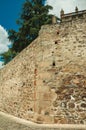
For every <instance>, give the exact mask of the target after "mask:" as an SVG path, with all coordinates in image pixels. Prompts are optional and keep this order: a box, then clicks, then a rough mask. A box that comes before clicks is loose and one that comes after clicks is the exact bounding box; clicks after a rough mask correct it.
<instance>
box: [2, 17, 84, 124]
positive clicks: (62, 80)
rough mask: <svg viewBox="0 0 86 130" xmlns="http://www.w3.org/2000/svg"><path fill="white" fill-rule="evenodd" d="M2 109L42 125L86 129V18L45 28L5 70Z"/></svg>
mask: <svg viewBox="0 0 86 130" xmlns="http://www.w3.org/2000/svg"><path fill="white" fill-rule="evenodd" d="M0 110H1V111H3V112H6V113H10V114H12V115H15V116H17V117H20V118H24V119H27V120H31V121H34V122H37V123H58V124H86V17H84V19H78V20H73V21H71V22H67V23H66V24H65V23H61V24H55V25H45V26H42V28H41V30H40V32H39V37H38V38H37V39H36V40H35V41H33V42H32V43H31V45H30V46H28V47H27V48H26V49H24V50H23V51H22V52H21V53H20V54H19V55H18V56H17V57H15V58H14V59H13V60H12V61H11V62H10V63H9V64H7V65H6V66H5V67H4V68H3V69H1V71H0Z"/></svg>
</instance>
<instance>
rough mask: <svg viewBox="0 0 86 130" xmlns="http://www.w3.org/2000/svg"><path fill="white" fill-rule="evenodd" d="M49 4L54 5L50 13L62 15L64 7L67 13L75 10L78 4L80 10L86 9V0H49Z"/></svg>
mask: <svg viewBox="0 0 86 130" xmlns="http://www.w3.org/2000/svg"><path fill="white" fill-rule="evenodd" d="M47 4H49V5H51V6H52V7H53V10H51V11H50V13H52V14H54V15H56V16H60V10H61V9H63V10H64V11H65V13H70V12H74V11H75V7H76V6H77V7H78V8H79V10H84V9H86V0H47Z"/></svg>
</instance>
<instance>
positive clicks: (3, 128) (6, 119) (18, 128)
mask: <svg viewBox="0 0 86 130" xmlns="http://www.w3.org/2000/svg"><path fill="white" fill-rule="evenodd" d="M0 130H86V125H70V124H69V125H68V124H65V125H64V124H59V125H58V124H57V125H54V124H36V123H33V122H30V121H26V120H23V119H20V118H17V117H14V116H11V115H8V114H5V113H2V112H0Z"/></svg>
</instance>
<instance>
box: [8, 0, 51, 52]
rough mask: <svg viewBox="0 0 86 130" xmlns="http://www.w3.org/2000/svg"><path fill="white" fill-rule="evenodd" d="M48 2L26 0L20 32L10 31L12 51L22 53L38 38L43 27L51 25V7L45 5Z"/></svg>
mask: <svg viewBox="0 0 86 130" xmlns="http://www.w3.org/2000/svg"><path fill="white" fill-rule="evenodd" d="M45 1H46V0H26V1H25V2H24V4H23V7H22V12H21V15H20V18H19V20H17V24H18V25H19V30H18V31H17V32H16V31H14V30H9V39H10V40H11V41H12V43H13V46H12V50H13V51H15V52H20V51H22V50H23V49H24V48H25V47H27V46H28V45H29V44H30V43H31V42H32V41H33V40H34V39H35V38H36V37H37V36H38V32H39V30H40V28H41V26H42V25H44V24H50V23H51V20H52V18H51V17H52V15H50V14H49V9H52V7H51V6H49V5H44V3H45Z"/></svg>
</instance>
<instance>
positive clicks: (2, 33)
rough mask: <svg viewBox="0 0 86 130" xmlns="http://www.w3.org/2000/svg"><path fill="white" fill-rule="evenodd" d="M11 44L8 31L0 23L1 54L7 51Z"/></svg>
mask: <svg viewBox="0 0 86 130" xmlns="http://www.w3.org/2000/svg"><path fill="white" fill-rule="evenodd" d="M10 44H11V42H10V41H9V39H8V33H7V31H6V30H5V29H4V28H3V27H2V26H1V25H0V54H1V53H3V52H6V51H7V50H8V45H10Z"/></svg>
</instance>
